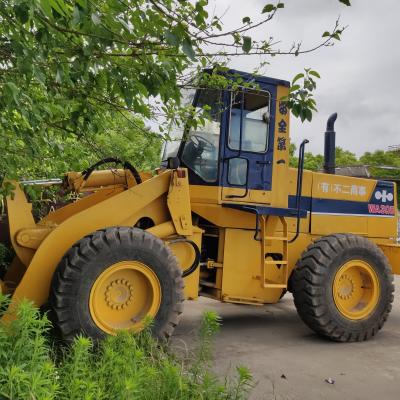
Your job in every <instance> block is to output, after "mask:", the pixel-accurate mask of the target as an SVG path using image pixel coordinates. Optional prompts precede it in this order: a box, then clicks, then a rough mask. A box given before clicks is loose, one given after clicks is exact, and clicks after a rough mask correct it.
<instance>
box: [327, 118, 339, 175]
mask: <svg viewBox="0 0 400 400" xmlns="http://www.w3.org/2000/svg"><path fill="white" fill-rule="evenodd" d="M336 118H337V113H334V114H332V115H331V116H330V117H329V118H328V121H327V123H326V132H325V146H324V172H325V173H326V174H334V173H335V167H336V155H335V149H336V143H335V142H336V132H335V121H336Z"/></svg>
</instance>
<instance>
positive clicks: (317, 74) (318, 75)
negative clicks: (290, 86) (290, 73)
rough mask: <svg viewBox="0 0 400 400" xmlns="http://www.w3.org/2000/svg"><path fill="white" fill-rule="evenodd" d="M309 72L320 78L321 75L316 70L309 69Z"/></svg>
mask: <svg viewBox="0 0 400 400" xmlns="http://www.w3.org/2000/svg"><path fill="white" fill-rule="evenodd" d="M309 74H310V75H313V76H315V77H317V78H321V75H320V74H319V73H318V72H317V71H310V72H309Z"/></svg>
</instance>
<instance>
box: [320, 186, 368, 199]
mask: <svg viewBox="0 0 400 400" xmlns="http://www.w3.org/2000/svg"><path fill="white" fill-rule="evenodd" d="M319 189H320V190H321V192H322V193H343V194H348V195H350V196H355V197H357V196H360V197H361V196H365V194H366V193H367V188H366V187H365V186H363V185H342V184H340V183H327V182H321V183H320V184H319Z"/></svg>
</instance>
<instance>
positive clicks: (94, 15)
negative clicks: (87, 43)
mask: <svg viewBox="0 0 400 400" xmlns="http://www.w3.org/2000/svg"><path fill="white" fill-rule="evenodd" d="M91 18H92V21H93V23H94V24H95V25H99V24H100V22H101V20H100V15H99V13H97V12H94V13H92V16H91Z"/></svg>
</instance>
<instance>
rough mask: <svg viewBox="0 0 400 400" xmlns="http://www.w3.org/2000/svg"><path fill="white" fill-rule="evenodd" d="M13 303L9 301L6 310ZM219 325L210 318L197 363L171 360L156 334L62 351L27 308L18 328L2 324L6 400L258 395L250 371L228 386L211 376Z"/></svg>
mask: <svg viewBox="0 0 400 400" xmlns="http://www.w3.org/2000/svg"><path fill="white" fill-rule="evenodd" d="M8 302H9V300H8V299H7V298H5V297H4V296H3V297H1V298H0V308H1V309H4V307H6V306H7V305H8ZM219 325H220V323H219V319H218V316H217V315H216V314H215V313H212V312H207V313H205V314H204V316H203V320H202V324H201V327H200V330H199V340H198V344H197V347H196V348H195V350H194V352H193V355H192V356H191V357H190V359H189V360H181V359H179V358H177V357H175V356H173V355H172V354H170V353H169V352H168V349H167V348H166V347H165V346H162V345H160V343H158V342H156V341H155V340H154V339H153V338H152V336H151V334H150V333H149V330H148V329H147V330H144V331H143V332H141V333H140V334H132V333H129V332H126V331H125V332H120V333H119V334H118V335H117V336H110V337H108V338H107V339H105V340H104V341H103V342H101V343H99V344H98V345H96V346H94V345H93V343H92V342H91V340H90V339H88V338H86V337H83V336H81V337H78V338H76V340H75V341H74V343H73V344H72V345H71V346H70V347H60V346H59V345H58V346H56V345H55V342H54V341H52V336H51V324H50V322H49V320H48V318H47V316H46V315H43V314H41V313H40V312H39V311H38V310H37V309H36V308H35V307H33V306H32V304H30V303H29V302H27V301H25V302H22V303H21V304H20V305H19V306H18V309H17V318H16V319H15V320H13V321H11V322H9V323H4V322H2V323H1V324H0V398H1V399H18V400H23V399H30V400H33V399H38V400H47V399H60V400H64V399H65V400H67V399H68V400H78V399H79V400H80V399H84V400H90V399H93V400H102V399H107V400H108V399H118V400H128V399H135V400H136V399H138V400H141V399H143V400H152V399H157V400H158V399H165V400H172V399H174V400H181V399H191V400H192V399H199V400H200V399H201V400H206V399H223V400H229V399H234V400H240V399H245V398H247V395H248V393H249V391H250V390H251V388H252V377H251V374H250V373H249V371H248V370H247V369H246V368H244V367H241V368H237V377H236V379H234V380H228V379H227V378H225V379H223V380H220V379H219V378H218V377H217V376H216V375H215V374H214V373H213V372H212V370H211V364H212V363H211V361H212V338H213V336H214V335H215V333H216V332H217V331H218V329H219Z"/></svg>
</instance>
